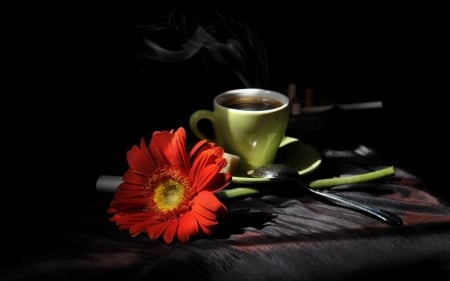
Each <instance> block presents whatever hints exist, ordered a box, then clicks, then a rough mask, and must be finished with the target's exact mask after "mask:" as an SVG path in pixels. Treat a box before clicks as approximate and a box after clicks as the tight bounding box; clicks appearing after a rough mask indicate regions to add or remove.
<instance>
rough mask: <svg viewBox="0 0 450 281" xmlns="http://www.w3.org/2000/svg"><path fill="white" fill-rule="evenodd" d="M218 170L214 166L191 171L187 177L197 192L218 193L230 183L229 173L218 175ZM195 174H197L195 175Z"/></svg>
mask: <svg viewBox="0 0 450 281" xmlns="http://www.w3.org/2000/svg"><path fill="white" fill-rule="evenodd" d="M220 170H221V169H220V168H219V167H218V166H216V165H214V164H212V165H208V166H207V167H203V168H202V169H197V170H191V174H190V175H189V177H190V178H191V179H192V182H193V185H194V188H196V189H197V191H202V190H208V191H211V192H215V191H219V190H221V189H223V188H225V187H226V186H228V185H229V184H230V183H231V174H230V173H220ZM196 172H197V173H196Z"/></svg>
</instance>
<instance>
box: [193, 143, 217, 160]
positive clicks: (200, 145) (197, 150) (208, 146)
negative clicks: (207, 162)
mask: <svg viewBox="0 0 450 281" xmlns="http://www.w3.org/2000/svg"><path fill="white" fill-rule="evenodd" d="M214 146H215V144H214V143H210V142H208V141H207V140H199V141H198V142H197V143H196V144H195V145H194V146H193V147H192V148H191V151H190V152H189V158H192V159H193V158H195V157H197V155H198V154H199V153H200V152H202V151H203V150H206V149H211V148H212V147H214Z"/></svg>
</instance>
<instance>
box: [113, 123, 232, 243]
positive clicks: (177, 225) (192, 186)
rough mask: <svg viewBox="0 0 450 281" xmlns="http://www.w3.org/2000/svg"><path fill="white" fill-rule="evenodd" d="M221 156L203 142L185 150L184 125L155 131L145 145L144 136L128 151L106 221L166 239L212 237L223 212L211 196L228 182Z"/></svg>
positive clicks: (150, 236)
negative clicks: (168, 129)
mask: <svg viewBox="0 0 450 281" xmlns="http://www.w3.org/2000/svg"><path fill="white" fill-rule="evenodd" d="M223 154H224V151H223V149H222V148H221V147H219V146H215V144H213V143H208V142H207V141H205V140H201V141H199V142H197V143H196V144H195V146H194V147H193V148H192V149H191V151H190V152H189V154H188V153H187V151H186V132H185V130H184V129H183V128H182V127H181V128H179V129H178V130H176V131H175V132H174V131H173V130H171V131H156V132H154V133H153V135H152V139H151V141H150V143H149V145H148V146H146V144H145V142H144V139H143V138H142V139H141V143H140V146H137V145H134V146H133V147H132V148H131V149H130V150H129V151H128V153H127V161H128V165H129V169H128V170H127V171H126V172H125V173H124V175H123V178H122V179H123V182H122V183H121V184H120V185H119V186H118V188H117V190H116V192H115V194H114V198H113V200H112V201H111V205H110V207H109V209H108V213H110V214H112V217H111V219H110V220H111V221H113V222H115V223H116V224H117V225H118V226H119V229H125V230H128V231H129V232H130V234H131V236H132V237H135V236H137V235H139V234H140V233H142V232H145V233H147V235H148V237H149V238H150V239H157V238H158V237H161V236H162V239H163V240H164V241H165V242H166V243H172V241H173V240H174V239H175V237H176V238H177V239H178V240H179V241H180V242H183V243H185V242H187V241H189V239H190V237H192V236H194V235H197V234H208V235H210V234H211V233H212V228H213V227H214V226H215V225H217V224H218V222H217V218H218V216H219V215H221V214H223V212H226V211H227V208H226V207H225V205H223V204H222V202H220V201H219V199H218V198H217V197H216V196H215V195H214V192H217V191H219V190H221V189H223V188H225V187H226V186H228V185H229V184H230V182H231V175H230V173H222V172H221V170H222V169H223V168H224V167H225V166H226V164H227V163H226V160H225V159H224V158H223Z"/></svg>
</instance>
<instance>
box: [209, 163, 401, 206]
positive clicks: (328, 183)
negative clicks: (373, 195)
mask: <svg viewBox="0 0 450 281" xmlns="http://www.w3.org/2000/svg"><path fill="white" fill-rule="evenodd" d="M394 174H395V170H394V167H393V166H389V167H387V168H383V169H380V170H376V171H372V172H368V173H363V174H359V175H351V176H343V177H335V178H326V179H318V180H314V181H312V182H310V184H309V186H310V187H311V188H314V189H325V188H331V187H333V186H337V185H344V184H352V183H361V182H367V181H373V180H378V179H381V178H385V177H388V176H392V175H394ZM266 191H267V190H266ZM262 192H263V190H262V188H261V187H258V186H255V187H235V188H227V189H223V190H221V191H219V192H216V193H215V195H216V196H217V198H219V199H231V198H237V197H243V196H250V195H255V194H261V193H262Z"/></svg>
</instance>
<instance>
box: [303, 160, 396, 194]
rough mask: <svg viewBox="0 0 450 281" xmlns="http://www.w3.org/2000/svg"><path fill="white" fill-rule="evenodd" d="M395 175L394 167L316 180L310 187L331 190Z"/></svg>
mask: <svg viewBox="0 0 450 281" xmlns="http://www.w3.org/2000/svg"><path fill="white" fill-rule="evenodd" d="M394 173H395V171H394V167H393V166H389V167H387V168H383V169H380V170H376V171H372V172H368V173H363V174H359V175H351V176H344V177H336V178H327V179H319V180H314V181H312V182H310V183H309V186H310V187H311V188H314V189H324V188H330V187H333V186H337V185H343V184H352V183H360V182H366V181H372V180H377V179H381V178H385V177H388V176H391V175H393V174H394Z"/></svg>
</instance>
